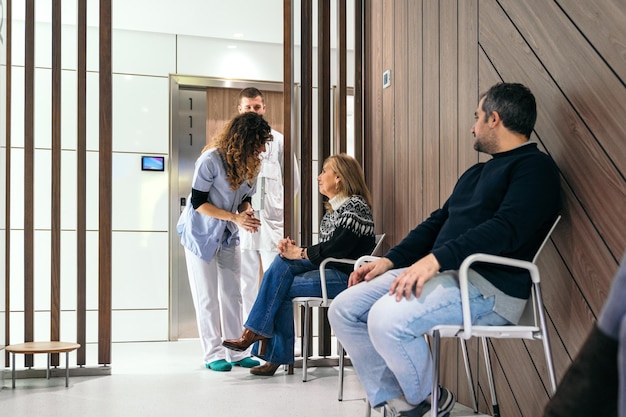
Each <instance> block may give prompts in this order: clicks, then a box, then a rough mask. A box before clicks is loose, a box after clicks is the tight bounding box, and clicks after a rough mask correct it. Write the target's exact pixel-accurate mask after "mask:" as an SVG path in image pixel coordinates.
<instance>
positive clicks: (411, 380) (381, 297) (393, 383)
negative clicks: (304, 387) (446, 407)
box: [329, 269, 506, 406]
mask: <svg viewBox="0 0 626 417" xmlns="http://www.w3.org/2000/svg"><path fill="white" fill-rule="evenodd" d="M402 271H403V270H402V269H397V270H392V271H388V272H387V273H385V274H383V275H382V276H380V277H378V278H376V279H374V280H373V281H370V282H368V283H361V284H358V285H356V286H354V287H351V288H349V289H348V290H346V291H344V292H343V293H341V294H340V295H339V296H337V298H336V299H335V301H334V302H333V304H332V305H331V308H330V310H331V311H330V312H329V319H330V322H331V325H332V326H333V329H334V330H335V334H336V335H337V337H338V339H339V340H340V341H341V343H342V345H343V346H344V347H345V349H346V351H347V352H348V354H349V355H350V358H351V360H352V363H353V365H354V367H355V370H356V372H357V374H358V375H359V379H360V380H361V383H362V384H363V386H364V388H365V390H366V392H367V395H368V399H369V401H370V404H372V405H374V406H378V405H381V404H383V403H385V402H387V401H388V400H391V399H395V398H404V399H405V401H406V402H408V403H409V404H412V405H415V406H417V405H418V404H419V403H421V402H422V401H423V400H425V399H426V397H428V395H429V394H430V391H431V388H432V360H431V356H430V350H429V347H428V344H427V343H426V340H425V339H424V337H423V335H424V334H425V333H426V332H427V331H428V330H429V329H430V328H431V327H433V326H435V325H437V324H461V323H462V321H463V318H462V311H461V297H460V290H459V284H458V279H457V277H456V274H455V273H442V274H438V275H437V276H435V277H433V278H432V279H430V280H429V281H428V282H427V283H426V284H425V285H424V288H423V290H422V294H421V296H420V297H419V298H415V297H412V298H411V299H409V300H406V299H402V300H401V301H399V302H398V301H396V299H395V296H390V295H388V292H389V287H390V285H391V283H392V282H393V280H394V279H395V277H396V276H398V275H399V274H400V273H401V272H402ZM359 287H361V288H359ZM469 289H470V303H471V310H472V314H473V321H479V322H480V323H481V324H491V325H498V324H504V323H506V320H504V319H503V318H501V317H500V316H498V315H497V314H495V313H493V311H492V310H493V306H494V299H493V297H490V298H487V299H485V298H484V297H483V296H482V294H480V293H479V292H478V290H476V289H475V288H474V287H473V286H472V285H471V284H470V285H469ZM368 305H369V308H368Z"/></svg>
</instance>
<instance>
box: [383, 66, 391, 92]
mask: <svg viewBox="0 0 626 417" xmlns="http://www.w3.org/2000/svg"><path fill="white" fill-rule="evenodd" d="M390 85H391V70H387V71H385V72H383V88H387V87H389V86H390Z"/></svg>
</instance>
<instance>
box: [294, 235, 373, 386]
mask: <svg viewBox="0 0 626 417" xmlns="http://www.w3.org/2000/svg"><path fill="white" fill-rule="evenodd" d="M384 238H385V234H384V233H382V234H378V235H376V245H375V246H374V249H373V250H372V254H374V253H377V251H378V249H379V248H380V246H381V245H382V243H383V239H384ZM329 262H333V263H344V264H354V263H355V262H356V260H355V259H345V258H326V259H324V260H323V261H322V263H321V264H320V267H319V270H320V285H321V287H322V296H321V297H295V298H294V299H293V302H294V304H296V305H299V306H302V307H304V332H303V335H302V338H303V346H302V381H303V382H306V380H307V379H306V378H307V359H308V352H309V338H310V337H309V334H310V331H311V330H310V328H309V327H310V326H309V322H310V317H311V309H312V308H313V307H318V308H328V307H330V304H331V303H332V301H333V299H332V298H328V292H327V289H326V265H327V264H328V263H329ZM339 350H340V356H339V358H340V359H339V360H340V361H341V360H342V359H343V356H342V355H341V351H343V349H342V348H341V347H339ZM341 376H343V375H341Z"/></svg>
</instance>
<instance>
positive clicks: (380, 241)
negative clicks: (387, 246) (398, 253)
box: [370, 233, 385, 255]
mask: <svg viewBox="0 0 626 417" xmlns="http://www.w3.org/2000/svg"><path fill="white" fill-rule="evenodd" d="M383 240H385V234H384V233H381V234H379V235H376V246H374V249H372V253H371V254H370V255H376V253H377V252H378V249H380V248H381V246H382V245H383Z"/></svg>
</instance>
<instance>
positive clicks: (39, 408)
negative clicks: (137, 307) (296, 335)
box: [0, 340, 475, 417]
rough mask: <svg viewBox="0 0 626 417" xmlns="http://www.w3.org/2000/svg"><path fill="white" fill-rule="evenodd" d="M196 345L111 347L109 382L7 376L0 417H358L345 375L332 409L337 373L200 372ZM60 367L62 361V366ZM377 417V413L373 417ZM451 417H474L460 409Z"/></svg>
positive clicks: (356, 395)
mask: <svg viewBox="0 0 626 417" xmlns="http://www.w3.org/2000/svg"><path fill="white" fill-rule="evenodd" d="M199 358H200V346H199V342H198V341H197V340H185V341H178V342H160V343H123V344H114V345H113V348H112V360H113V362H114V365H113V367H112V368H111V375H109V376H94V377H86V376H83V377H70V380H69V388H66V387H65V379H64V378H52V379H50V380H46V379H45V378H28V379H18V380H17V382H16V388H15V389H11V377H10V373H9V372H5V380H4V388H3V389H2V390H1V391H0V415H1V416H7V417H9V416H15V417H18V416H19V417H31V416H32V417H60V416H62V417H79V416H80V417H100V416H102V417H127V416H133V417H144V416H146V417H148V416H150V417H159V416H176V417H178V416H180V417H182V416H185V417H195V416H207V417H222V416H224V417H227V416H250V417H270V416H271V417H295V416H297V417H309V416H310V417H344V416H346V417H348V416H350V417H352V416H354V417H363V416H365V411H366V405H365V400H364V392H363V389H362V388H361V386H360V384H359V382H358V379H357V377H356V375H355V374H354V371H353V370H352V368H350V367H348V368H346V378H345V388H344V400H343V401H342V402H339V401H337V368H310V369H309V381H308V382H306V383H303V382H302V381H301V375H302V374H301V370H300V369H296V372H295V374H294V375H287V374H286V373H285V372H283V371H282V368H281V369H279V372H277V374H276V375H274V376H273V377H255V376H253V375H250V373H249V372H248V370H247V369H242V368H239V367H236V368H233V370H232V371H231V372H224V373H220V372H213V371H209V370H207V369H204V368H203V367H202V363H201V361H200V360H199ZM61 363H62V364H64V362H63V360H62V362H61ZM378 416H382V414H380V413H378V412H377V411H373V412H372V417H378ZM453 416H454V417H461V416H475V414H473V412H472V411H471V410H469V409H466V408H465V407H463V406H460V405H457V406H456V407H455V410H454V413H453Z"/></svg>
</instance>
